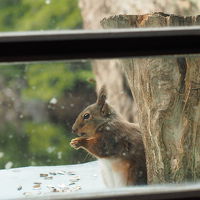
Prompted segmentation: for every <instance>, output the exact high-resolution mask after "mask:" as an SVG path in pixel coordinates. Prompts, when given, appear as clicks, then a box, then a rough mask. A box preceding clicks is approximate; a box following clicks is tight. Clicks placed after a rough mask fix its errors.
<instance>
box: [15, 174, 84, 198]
mask: <svg viewBox="0 0 200 200" xmlns="http://www.w3.org/2000/svg"><path fill="white" fill-rule="evenodd" d="M58 175H60V176H62V175H66V176H68V179H66V182H65V183H60V184H57V185H55V184H54V185H51V184H44V181H41V182H34V183H33V186H32V189H33V190H38V194H41V190H42V188H48V190H49V192H76V191H79V190H81V186H80V185H77V183H78V182H79V180H80V176H77V175H76V173H75V172H72V171H68V172H66V171H63V170H62V171H55V172H49V173H40V174H39V177H40V178H41V179H43V180H53V179H54V178H55V177H56V176H58ZM69 176H70V177H69ZM45 182H46V181H45ZM22 189H23V188H22V186H18V187H17V190H18V191H20V190H22ZM31 194H32V193H31V192H24V193H23V195H25V196H29V195H31Z"/></svg>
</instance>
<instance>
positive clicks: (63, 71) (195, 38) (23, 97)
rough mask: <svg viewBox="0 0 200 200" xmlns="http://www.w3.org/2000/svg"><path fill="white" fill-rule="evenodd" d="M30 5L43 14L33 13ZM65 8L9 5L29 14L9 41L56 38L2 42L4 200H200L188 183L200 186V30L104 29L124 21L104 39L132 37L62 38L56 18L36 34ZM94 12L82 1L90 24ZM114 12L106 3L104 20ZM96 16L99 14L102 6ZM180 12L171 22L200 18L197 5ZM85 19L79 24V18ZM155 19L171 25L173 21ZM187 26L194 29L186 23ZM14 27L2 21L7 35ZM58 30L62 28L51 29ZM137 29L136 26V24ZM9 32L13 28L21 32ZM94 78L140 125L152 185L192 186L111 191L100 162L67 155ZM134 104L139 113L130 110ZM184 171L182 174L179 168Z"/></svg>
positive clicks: (75, 34) (185, 4) (92, 34)
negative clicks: (43, 23)
mask: <svg viewBox="0 0 200 200" xmlns="http://www.w3.org/2000/svg"><path fill="white" fill-rule="evenodd" d="M19 2H20V3H23V4H24V6H25V9H24V10H23V9H22V7H18V5H19V4H18V3H19ZM67 2H68V3H69V2H71V5H74V4H76V5H75V6H74V7H75V8H76V9H74V10H76V11H77V8H78V7H77V5H78V2H76V1H73V2H72V1H67ZM74 2H75V3H74ZM110 2H112V1H110ZM30 3H32V5H34V4H35V5H36V4H37V6H36V7H34V6H32V7H30V5H31V4H30ZM96 3H98V2H96ZM63 4H65V2H61V1H60V2H59V3H56V1H53V0H51V1H43V2H42V1H41V2H40V1H38V2H35V1H34V2H33V1H32V2H31V1H30V2H29V1H10V3H9V4H7V3H2V7H3V6H7V7H9V6H10V5H12V6H11V8H12V9H13V10H17V8H18V9H22V10H23V11H22V12H21V15H19V19H18V20H17V23H21V24H23V26H22V25H20V26H16V27H15V29H12V28H10V27H11V26H10V27H7V28H8V29H6V30H5V31H13V30H20V29H17V28H19V27H20V28H21V27H28V28H24V29H21V30H41V29H42V30H49V29H53V30H54V31H53V32H51V31H47V32H46V31H44V32H41V31H38V32H24V33H21V32H19V33H17V32H13V33H2V34H1V36H0V45H1V49H3V51H2V53H1V55H0V61H1V65H0V71H1V73H0V74H1V75H0V81H1V86H0V87H1V96H0V101H1V102H0V103H1V104H0V108H1V109H0V110H1V111H0V117H1V122H2V123H1V124H0V133H1V135H0V136H1V137H2V139H1V142H0V143H1V147H0V160H1V163H0V164H1V168H2V169H3V168H5V169H7V170H0V176H1V177H2V179H4V180H5V182H6V183H7V184H9V185H12V187H11V189H10V191H14V192H10V191H7V189H5V185H6V184H5V183H4V182H2V183H1V184H0V188H3V192H2V193H1V196H0V198H2V199H5V198H8V199H9V198H10V199H17V198H18V199H20V198H22V197H26V198H33V199H37V198H41V199H42V198H49V196H50V198H52V199H54V198H55V199H57V198H60V199H73V198H78V199H83V198H85V199H91V198H92V199H96V198H97V197H98V198H100V199H111V198H115V199H129V198H130V199H131V198H133V197H135V198H136V197H138V198H140V199H146V198H148V199H173V198H179V199H181V198H183V197H184V198H186V199H187V198H189V197H192V198H198V197H199V185H198V184H195V183H189V182H195V181H198V176H199V175H198V174H199V172H198V165H199V163H198V158H199V153H198V152H199V145H197V144H198V127H199V55H198V54H199V51H200V49H199V27H196V26H195V27H175V28H172V27H170V28H148V29H134V30H133V29H130V28H131V27H126V26H125V27H123V26H121V25H119V24H118V23H116V24H115V23H114V25H113V23H111V24H110V25H109V23H107V22H109V20H111V21H110V22H113V21H118V20H119V19H121V21H120V23H121V22H123V20H126V19H127V18H123V16H116V17H112V18H109V19H107V21H106V20H104V21H103V22H102V25H103V26H104V28H105V29H107V28H128V29H112V30H101V31H70V32H66V31H55V29H67V28H71V27H70V26H68V27H67V25H66V24H64V25H63V24H62V23H64V22H62V20H60V19H61V17H60V16H59V17H55V16H54V17H52V18H51V20H50V21H51V23H49V24H48V23H47V26H46V27H44V28H43V26H41V27H42V28H40V23H39V24H37V25H36V26H37V27H36V26H34V24H35V23H34V20H36V21H37V22H38V21H39V22H41V24H42V19H43V18H38V20H37V17H41V16H40V15H39V14H37V17H36V16H35V15H34V14H35V12H37V11H38V10H41V15H42V16H44V18H46V19H47V18H48V17H47V16H48V15H47V13H50V15H51V14H52V15H53V12H51V11H52V10H51V9H53V8H58V9H55V12H57V11H58V10H62V5H63ZM92 4H93V3H91V5H92ZM91 5H90V4H89V3H87V2H86V1H84V0H82V1H79V6H80V8H81V9H82V10H81V12H82V15H83V16H84V13H85V12H86V8H87V9H89V8H91V7H90V6H91ZM108 5H109V1H104V12H106V9H105V8H106V6H107V11H108V10H109V12H108V14H109V13H110V10H111V7H109V6H108ZM120 5H121V7H122V8H123V9H124V13H126V14H127V12H128V11H129V9H130V8H132V7H131V6H130V5H128V4H125V3H124V4H123V5H122V4H118V2H116V7H115V9H116V8H119V7H120ZM125 5H127V9H125V7H124V6H125ZM152 5H154V6H158V7H157V8H163V10H162V11H166V9H165V8H164V7H163V6H164V3H163V4H157V2H154V3H152ZM48 6H49V7H48ZM97 6H101V3H100V2H99V4H97ZM129 6H130V7H129ZM132 6H133V7H134V6H135V3H133V5H132ZM137 6H138V7H137V9H139V8H140V7H141V5H140V4H138V5H137ZM170 6H171V4H170ZM173 6H174V7H170V8H171V9H172V11H170V13H171V12H173V11H174V10H176V11H179V13H178V14H185V13H187V14H188V13H189V12H191V11H193V12H194V13H195V11H196V10H198V3H197V2H196V3H195V1H194V2H192V1H191V2H190V1H175V2H174V3H173ZM177 6H180V7H177ZM11 8H10V9H11ZM36 8H37V9H36ZM39 8H40V9H39ZM50 8H51V9H50ZM70 8H71V7H70ZM84 8H85V9H84ZM34 9H35V12H34ZM5 10H6V9H5ZM42 10H43V11H42ZM72 10H73V9H69V10H68V11H69V12H68V16H67V19H70V15H71V14H70V13H71V11H72ZM149 10H150V8H149ZM149 10H147V11H149ZM26 11H27V12H28V11H30V13H26ZM63 12H64V13H65V12H66V10H64V11H63ZM74 12H75V11H74ZM79 12H80V10H79ZM92 12H93V11H92V10H91V13H92ZM96 12H97V11H96ZM104 12H102V13H103V15H104ZM113 12H114V13H115V12H116V11H113ZM39 13H40V12H39ZM43 13H44V14H43ZM75 13H76V12H75ZM79 14H80V13H79ZM79 14H77V15H75V14H74V13H73V14H72V15H73V16H74V15H75V16H76V17H77V16H79ZM111 14H112V13H111ZM122 14H123V13H122ZM93 15H94V14H93ZM155 15H156V16H157V17H159V16H161V17H166V18H168V19H169V16H168V15H164V16H163V14H161V13H157V14H155ZM25 16H27V18H28V19H30V18H31V17H30V16H33V17H32V18H33V23H32V22H31V23H29V22H27V23H25V21H26V20H27V19H24V18H25ZM105 16H107V15H105ZM152 16H154V15H152ZM79 17H80V16H79ZM98 17H100V15H99V16H98ZM126 17H127V16H126ZM130 18H131V17H130V16H129V19H130ZM3 19H7V20H8V21H9V20H11V19H12V20H14V19H15V18H12V17H11V18H9V17H6V15H5V18H3ZM40 19H41V20H40ZM52 19H53V20H52ZM57 19H58V20H57ZM131 19H132V18H131ZM190 19H193V21H192V22H188V20H190ZM12 20H11V21H12ZM59 20H60V21H59ZM84 20H85V21H84V23H85V25H84V26H85V27H86V28H90V29H97V28H99V25H98V26H97V25H94V26H92V25H91V24H90V23H91V21H90V20H89V19H88V18H87V16H86V18H85V19H84ZM92 20H93V18H92ZM184 20H186V22H188V23H189V24H188V25H198V17H196V18H195V19H194V18H189V17H188V18H184ZM8 21H5V25H6V26H7V24H9V23H8ZM47 21H48V20H47ZM72 21H73V20H72ZM72 21H69V23H72ZM97 21H98V22H99V20H97ZM150 21H151V20H150ZM53 22H55V24H56V26H54V25H55V24H54V25H52V23H53ZM131 22H132V23H133V24H134V21H131ZM194 22H195V23H196V24H195V23H194ZM2 24H3V23H2ZM11 24H12V26H13V25H14V24H15V23H11ZM30 24H31V25H30ZM59 24H60V25H59ZM74 24H76V28H77V27H78V28H80V27H81V25H80V24H81V23H80V24H78V23H77V22H74ZM25 25H26V26H25ZM45 25H46V22H45ZM62 25H63V26H62ZM122 25H123V23H122ZM179 25H180V24H179ZM183 25H186V24H184V23H183ZM109 26H111V27H109ZM63 27H64V28H63ZM66 27H67V28H66ZM74 27H75V25H74ZM74 27H73V28H74ZM154 27H155V26H154ZM9 28H10V29H9ZM2 31H3V29H2ZM92 69H93V72H92ZM121 69H123V70H121ZM101 72H104V74H103V73H102V74H100V73H101ZM94 74H95V75H96V79H97V88H98V91H99V88H100V85H101V84H100V83H102V84H107V85H106V87H107V89H108V90H109V91H108V102H109V103H111V104H112V105H113V106H114V108H115V109H117V111H118V112H120V113H121V114H122V115H123V117H124V118H126V120H128V121H130V122H139V123H140V126H141V129H142V132H143V134H145V135H143V141H144V145H145V149H146V151H148V152H147V153H146V158H147V167H148V170H150V171H151V174H148V178H149V182H150V183H153V184H155V183H173V182H179V183H180V182H182V180H183V182H184V180H187V181H186V182H187V183H186V184H185V185H174V184H172V185H171V184H169V185H150V186H144V187H126V188H116V189H105V186H104V185H103V183H102V180H101V178H100V172H99V171H98V167H97V163H96V162H95V161H94V162H89V163H86V164H82V165H80V163H84V162H87V161H92V160H94V158H93V157H91V156H88V155H87V154H86V152H85V151H81V150H79V151H75V150H73V149H72V148H70V146H69V142H70V140H71V139H72V138H74V135H73V134H72V133H71V127H72V124H73V123H74V121H75V119H76V116H77V115H78V114H79V113H80V112H81V111H82V109H84V108H85V107H86V106H88V105H90V104H91V103H94V102H95V101H96V98H98V97H96V92H95V87H96V86H95V83H94V81H93V79H94ZM98 74H99V76H98ZM98 79H99V80H98ZM98 81H99V82H98ZM119 88H121V89H119ZM133 102H134V103H133ZM135 102H136V105H137V107H135V106H133V104H134V105H135ZM130 111H131V112H130ZM128 113H129V114H128ZM86 114H87V117H86V118H87V119H88V118H89V117H90V116H89V117H88V113H86ZM80 134H84V132H80ZM150 134H151V135H150ZM194 144H195V145H194ZM190 155H192V157H191V159H190ZM71 164H76V165H71ZM182 164H184V165H185V166H184V168H181V165H182ZM47 165H48V166H47ZM62 165H69V166H62ZM25 166H33V167H32V168H27V167H25ZM34 166H36V167H34ZM38 166H42V167H38ZM43 166H47V167H43ZM16 167H25V168H16ZM184 170H185V171H184ZM30 172H31V173H30ZM163 173H164V174H163ZM13 177H15V179H13ZM26 177H29V180H27V179H26ZM162 178H163V179H162ZM88 180H89V182H88ZM26 181H27V182H26ZM52 184H53V185H52ZM91 188H92V189H91Z"/></svg>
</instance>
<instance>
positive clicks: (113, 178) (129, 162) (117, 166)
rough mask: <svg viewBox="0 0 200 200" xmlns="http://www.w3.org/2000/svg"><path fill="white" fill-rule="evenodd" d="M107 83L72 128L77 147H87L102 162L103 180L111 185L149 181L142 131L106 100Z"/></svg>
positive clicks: (138, 183) (73, 141)
mask: <svg viewBox="0 0 200 200" xmlns="http://www.w3.org/2000/svg"><path fill="white" fill-rule="evenodd" d="M106 99H107V94H106V89H105V86H103V87H102V88H101V89H100V92H99V95H98V97H97V101H96V103H94V104H92V105H90V106H88V107H87V108H85V109H84V110H83V111H82V112H81V113H80V114H79V115H78V117H77V119H76V121H75V123H74V125H73V127H72V132H73V133H75V134H77V135H78V136H79V137H77V138H75V139H72V140H71V142H70V145H71V146H72V147H73V148H74V149H79V148H82V149H85V150H86V151H88V152H89V153H90V154H92V155H93V156H94V157H96V158H97V159H98V160H99V162H100V167H101V173H102V177H103V181H104V183H105V185H106V186H108V187H123V186H130V185H140V184H146V183H147V172H146V160H145V150H144V145H143V141H142V134H141V131H140V129H139V127H138V126H137V125H136V124H134V123H129V122H127V121H125V120H124V119H123V118H122V117H121V116H120V115H119V114H118V113H116V111H115V110H114V109H113V108H112V106H110V105H109V104H108V103H107V102H106Z"/></svg>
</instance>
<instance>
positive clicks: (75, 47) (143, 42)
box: [0, 26, 200, 62]
mask: <svg viewBox="0 0 200 200" xmlns="http://www.w3.org/2000/svg"><path fill="white" fill-rule="evenodd" d="M0 47H1V49H3V51H1V54H0V62H24V61H29V62H31V61H49V60H51V61H53V60H72V59H98V58H125V57H143V56H162V55H165V56H167V55H183V54H198V53H200V28H199V27H198V26H193V27H166V28H138V29H111V30H97V31H33V32H13V33H1V34H0Z"/></svg>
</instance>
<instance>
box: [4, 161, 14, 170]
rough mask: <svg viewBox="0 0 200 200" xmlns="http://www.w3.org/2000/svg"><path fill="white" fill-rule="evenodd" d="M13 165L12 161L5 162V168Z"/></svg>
mask: <svg viewBox="0 0 200 200" xmlns="http://www.w3.org/2000/svg"><path fill="white" fill-rule="evenodd" d="M12 166H13V162H11V161H9V162H7V163H6V164H5V169H10V168H11V167H12Z"/></svg>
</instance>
